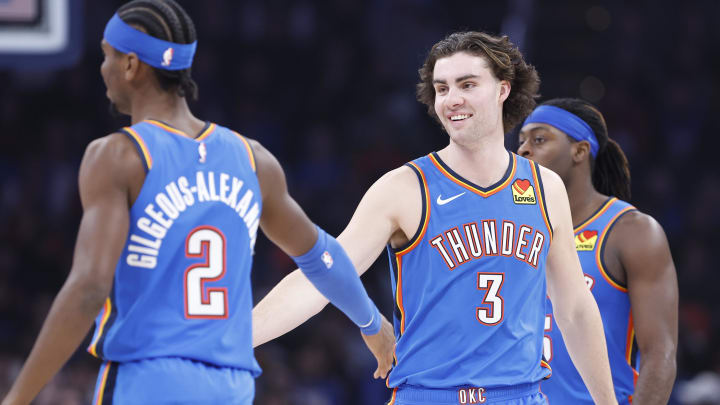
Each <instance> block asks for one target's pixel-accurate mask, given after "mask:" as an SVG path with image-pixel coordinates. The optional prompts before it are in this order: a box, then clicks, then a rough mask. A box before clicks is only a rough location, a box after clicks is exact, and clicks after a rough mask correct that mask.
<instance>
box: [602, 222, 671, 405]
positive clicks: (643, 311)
mask: <svg viewBox="0 0 720 405" xmlns="http://www.w3.org/2000/svg"><path fill="white" fill-rule="evenodd" d="M608 244H612V245H613V246H618V247H619V249H620V262H621V263H622V266H623V268H624V269H625V274H626V277H627V288H628V294H629V295H630V307H631V308H632V317H633V325H634V327H635V337H636V339H637V343H638V348H639V349H640V355H641V356H642V361H641V362H640V370H639V372H640V376H639V377H638V380H637V384H636V385H635V393H634V394H633V404H634V405H635V404H639V405H647V404H665V403H667V402H668V399H669V398H670V392H671V391H672V387H673V382H674V380H675V373H676V369H677V364H676V360H675V356H676V352H677V339H678V285H677V274H676V271H675V265H674V264H673V259H672V255H671V254H670V247H669V246H668V242H667V238H666V237H665V232H664V231H663V229H662V227H661V226H660V224H659V223H658V222H657V221H656V220H655V219H653V218H652V217H650V216H649V215H646V214H643V213H640V212H632V211H631V212H628V213H627V214H625V215H623V216H622V217H621V218H620V219H619V220H618V222H617V224H615V227H614V229H613V231H612V233H610V240H609V241H608Z"/></svg>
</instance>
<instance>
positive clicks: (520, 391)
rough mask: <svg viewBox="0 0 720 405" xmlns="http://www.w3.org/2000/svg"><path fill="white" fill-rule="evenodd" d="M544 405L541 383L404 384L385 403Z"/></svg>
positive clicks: (408, 404) (420, 404)
mask: <svg viewBox="0 0 720 405" xmlns="http://www.w3.org/2000/svg"><path fill="white" fill-rule="evenodd" d="M470 404H493V405H547V404H548V402H547V398H546V397H545V395H544V394H543V393H542V392H540V384H538V383H535V384H521V385H514V386H510V387H502V388H488V389H484V388H475V387H457V388H451V389H427V388H423V387H416V386H410V385H403V386H400V387H399V388H396V389H395V390H394V391H393V394H392V397H391V398H390V401H388V403H387V405H470Z"/></svg>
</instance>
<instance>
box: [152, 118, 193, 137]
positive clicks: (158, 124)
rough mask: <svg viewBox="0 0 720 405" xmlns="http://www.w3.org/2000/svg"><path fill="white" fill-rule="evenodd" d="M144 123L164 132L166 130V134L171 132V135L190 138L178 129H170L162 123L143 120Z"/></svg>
mask: <svg viewBox="0 0 720 405" xmlns="http://www.w3.org/2000/svg"><path fill="white" fill-rule="evenodd" d="M145 122H147V123H148V124H151V125H155V126H156V127H160V128H162V129H164V130H166V131H168V132H172V133H173V134H177V135H182V136H185V137H188V138H190V137H189V136H187V134H186V133H185V132H183V131H181V130H179V129H177V128H173V127H171V126H169V125H167V124H165V123H162V122H160V121H156V120H145Z"/></svg>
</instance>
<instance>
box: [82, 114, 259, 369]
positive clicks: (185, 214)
mask: <svg viewBox="0 0 720 405" xmlns="http://www.w3.org/2000/svg"><path fill="white" fill-rule="evenodd" d="M120 132H123V133H124V134H126V135H127V136H128V137H129V138H130V140H131V141H132V142H133V143H135V145H136V146H137V148H138V152H139V154H140V156H141V157H142V160H143V161H144V163H145V168H146V177H145V182H144V183H143V186H142V189H141V191H140V194H139V195H138V197H137V200H136V201H135V203H134V204H133V206H132V208H131V209H130V227H129V231H128V237H127V240H126V242H125V247H124V249H123V251H122V255H121V256H120V259H119V260H118V263H117V266H116V268H115V278H114V282H113V288H112V291H111V294H110V297H108V299H107V300H106V302H105V306H104V308H103V309H102V311H101V312H100V314H99V315H98V317H97V319H96V328H95V333H94V336H93V339H92V341H91V344H90V346H89V347H88V351H89V352H90V353H91V354H92V355H94V356H96V357H99V358H101V359H104V360H110V361H115V362H127V361H134V360H140V359H147V358H154V357H182V358H188V359H193V360H198V361H202V362H206V363H210V364H213V365H216V366H224V367H235V368H241V369H245V370H248V371H250V372H251V373H252V374H253V375H258V374H259V373H260V367H259V366H258V364H257V362H256V361H255V358H254V356H253V349H252V325H251V316H250V314H251V310H252V295H251V290H250V268H251V264H252V255H253V247H254V244H255V237H256V233H257V228H258V223H259V219H260V212H261V208H262V206H261V203H262V197H261V194H260V186H259V183H258V180H257V176H256V174H255V161H254V158H253V153H252V149H251V147H250V145H249V143H248V142H247V140H245V139H244V138H243V137H242V136H240V135H239V134H237V133H235V132H233V131H231V130H229V129H227V128H223V127H221V126H219V125H216V124H212V123H208V124H207V125H206V127H205V128H204V130H203V131H202V132H201V134H200V135H199V136H198V137H197V138H195V139H191V138H188V137H185V136H183V135H182V132H180V131H179V130H177V129H174V128H172V127H170V126H168V125H166V124H163V123H161V122H158V121H154V120H148V121H143V122H140V123H138V124H136V125H133V126H132V127H126V128H123V129H122V130H121V131H120Z"/></svg>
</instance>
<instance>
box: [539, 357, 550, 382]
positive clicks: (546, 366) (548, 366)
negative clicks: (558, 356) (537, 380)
mask: <svg viewBox="0 0 720 405" xmlns="http://www.w3.org/2000/svg"><path fill="white" fill-rule="evenodd" d="M540 367H542V368H546V369H548V371H550V374H548V375H547V376H546V377H545V378H544V379H548V378H550V376H552V367H550V364H548V362H546V361H545V360H540Z"/></svg>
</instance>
